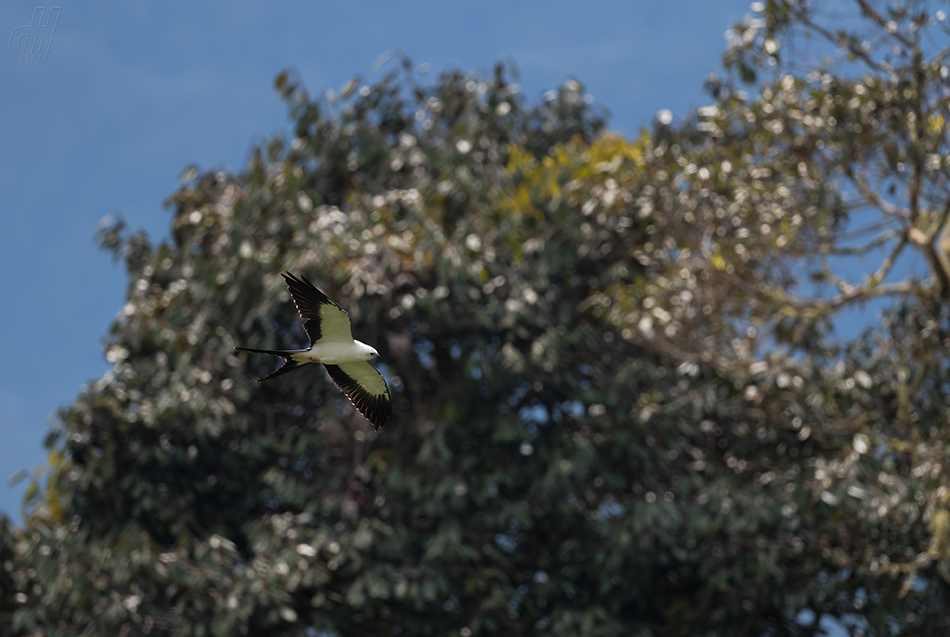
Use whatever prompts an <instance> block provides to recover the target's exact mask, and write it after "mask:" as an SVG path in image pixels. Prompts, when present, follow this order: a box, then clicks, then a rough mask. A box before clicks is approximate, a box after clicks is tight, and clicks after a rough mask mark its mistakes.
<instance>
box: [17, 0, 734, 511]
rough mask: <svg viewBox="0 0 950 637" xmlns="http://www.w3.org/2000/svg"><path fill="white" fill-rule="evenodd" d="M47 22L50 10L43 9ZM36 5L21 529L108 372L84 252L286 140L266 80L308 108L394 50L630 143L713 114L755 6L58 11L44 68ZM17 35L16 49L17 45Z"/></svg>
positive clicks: (405, 3)
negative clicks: (722, 64)
mask: <svg viewBox="0 0 950 637" xmlns="http://www.w3.org/2000/svg"><path fill="white" fill-rule="evenodd" d="M45 6H47V7H49V6H50V5H45ZM36 7H37V4H36V1H35V0H34V1H33V2H23V1H21V0H7V1H6V2H4V3H2V4H0V36H2V37H0V40H2V41H3V42H4V44H5V46H4V48H3V50H2V51H0V87H2V90H0V94H2V95H3V99H2V100H0V139H2V140H3V143H2V144H0V202H2V203H0V222H2V226H0V228H2V230H0V269H2V272H3V275H2V276H0V298H3V299H4V300H5V302H4V304H3V305H4V311H3V312H2V313H0V338H2V342H0V344H2V347H3V352H4V357H3V364H2V365H0V441H2V444H0V511H2V512H6V513H7V514H9V515H11V516H12V517H14V519H16V520H19V517H20V514H19V510H20V500H21V497H22V491H23V486H24V484H23V483H21V484H20V486H19V487H17V488H13V489H10V488H8V487H7V486H6V479H7V478H8V477H9V476H10V475H12V474H14V473H15V472H17V471H18V470H20V469H22V468H26V469H29V470H31V471H32V470H33V469H34V468H35V467H36V466H37V465H40V464H41V463H43V462H44V459H45V451H44V449H43V447H42V438H43V435H44V433H45V432H46V431H47V427H48V425H49V422H50V418H51V416H52V415H53V414H54V413H55V411H56V409H57V408H58V407H59V406H62V405H66V404H69V403H70V402H71V401H72V400H73V399H74V398H75V396H76V394H77V393H78V392H79V391H80V389H81V387H82V385H83V384H84V383H86V382H88V381H90V380H94V379H96V378H99V377H100V376H102V374H103V373H104V372H105V371H106V370H107V368H108V364H107V363H106V361H105V359H104V357H103V352H102V345H101V342H102V338H103V336H104V335H105V334H106V332H107V330H108V328H109V325H110V323H111V321H112V319H113V317H114V316H115V314H116V313H117V312H118V311H119V310H120V309H121V308H122V306H123V298H124V294H125V287H126V277H125V273H124V271H123V270H122V268H121V267H120V266H118V265H114V264H112V262H111V261H110V259H109V257H108V255H106V254H105V253H103V252H101V251H99V250H98V249H97V248H96V246H95V245H94V243H93V240H92V237H93V234H94V233H95V231H96V228H97V226H98V224H99V221H100V220H101V219H102V218H103V217H104V216H105V215H107V214H109V213H112V212H121V213H122V215H123V216H124V217H125V218H126V220H127V221H128V222H129V224H130V226H131V227H132V228H133V229H138V228H142V229H145V230H146V231H147V232H148V233H149V235H151V237H152V238H153V239H159V238H162V237H164V236H166V235H167V228H168V222H169V214H168V212H167V211H166V210H165V209H164V208H163V207H162V200H163V199H164V198H165V197H167V196H168V195H169V194H171V193H172V192H173V191H174V189H175V187H176V185H177V178H178V175H179V173H180V172H181V170H182V168H183V167H184V166H186V165H187V164H191V163H197V164H198V165H199V166H201V167H202V168H204V169H207V168H213V167H224V168H228V169H231V170H235V171H237V170H241V169H242V167H243V166H244V163H245V160H246V159H247V156H248V155H247V154H248V149H249V148H250V144H251V142H252V141H254V140H256V139H261V138H263V137H266V136H269V135H271V134H273V133H275V132H279V131H283V130H285V129H286V127H287V119H286V113H285V109H284V106H283V104H282V103H281V101H280V100H279V99H278V97H277V94H276V93H275V92H274V90H273V88H272V86H273V79H274V77H275V76H276V75H277V73H278V72H280V71H281V70H282V69H284V68H287V67H295V68H296V69H298V71H299V73H300V75H301V77H302V78H303V79H304V81H305V83H306V85H307V87H308V89H309V90H310V91H311V93H317V92H320V91H323V90H324V89H327V88H331V87H332V88H339V86H340V85H342V84H343V83H344V82H346V81H347V80H348V79H349V78H351V77H352V76H353V75H355V74H359V75H362V76H363V77H364V78H366V79H367V80H369V81H372V80H374V79H375V78H377V77H379V75H380V74H381V73H382V72H385V71H386V70H388V69H387V67H383V69H382V71H378V72H376V71H373V70H372V65H373V62H374V60H376V58H377V57H379V55H380V54H382V53H384V52H385V51H387V50H390V49H395V48H401V49H403V50H404V51H405V52H406V53H407V54H408V55H409V56H410V57H411V58H412V60H413V61H414V62H415V63H417V64H422V63H428V64H429V65H431V67H432V69H433V70H434V71H438V70H439V69H443V68H446V67H453V66H454V67H458V68H461V69H463V70H466V71H473V70H479V69H481V70H489V69H490V68H491V66H492V65H493V63H494V62H496V61H498V60H499V59H503V58H508V59H512V60H514V62H515V63H516V64H517V66H518V68H519V69H520V71H521V84H522V86H523V87H524V89H525V92H526V93H527V95H528V97H529V98H531V99H534V100H537V99H540V95H541V93H542V92H544V91H546V90H548V89H551V88H554V87H556V86H557V85H559V84H560V83H561V82H562V81H564V80H565V79H567V78H570V77H573V78H576V79H578V80H580V81H581V82H583V83H584V84H585V85H586V87H587V90H588V91H589V92H590V93H591V94H592V95H593V96H594V98H595V100H596V101H597V102H598V103H599V104H601V105H604V106H606V107H607V108H608V109H609V110H610V111H611V113H612V117H611V125H612V127H613V128H614V129H615V130H620V131H622V132H624V133H625V134H627V135H628V136H632V135H634V134H636V131H637V129H638V128H639V127H640V126H644V125H648V124H649V123H650V122H651V120H652V118H653V116H654V115H655V113H656V112H657V110H658V109H660V108H668V109H670V110H672V111H673V113H674V114H675V115H682V114H685V113H686V112H687V110H688V109H689V108H690V107H692V106H697V105H701V104H702V103H704V102H705V101H706V100H705V98H704V95H703V93H702V90H701V87H702V84H703V80H704V78H705V76H706V75H707V74H708V73H709V72H710V71H714V70H717V69H718V68H719V58H720V55H721V53H722V51H723V49H724V46H725V40H724V38H723V33H724V32H725V30H726V29H727V28H728V27H729V26H730V25H732V24H733V23H734V22H736V21H737V20H740V19H742V17H743V16H744V15H745V14H746V13H747V12H748V11H749V5H748V1H747V0H678V1H677V2H646V1H633V2H631V1H630V0H623V1H605V2H599V3H582V2H577V1H576V0H572V1H570V2H561V1H558V0H545V1H544V2H540V1H538V2H528V1H525V2H511V1H507V2H496V1H493V0H483V1H481V2H458V1H454V0H438V1H410V0H389V1H386V2H382V1H372V2H371V1H368V0H367V1H362V2H357V1H347V0H334V2H307V3H304V2H284V3H280V4H279V5H270V4H265V3H250V2H242V1H234V2H229V3H213V2H205V3H184V2H123V3H109V4H108V5H106V4H104V3H102V4H99V3H66V4H64V5H63V6H62V11H61V13H60V16H59V21H58V23H57V25H56V31H55V35H54V37H53V41H52V44H51V46H50V49H49V53H48V56H47V60H46V62H45V63H36V64H29V63H22V62H20V60H19V58H18V57H17V56H16V55H15V54H14V53H13V52H12V51H11V50H10V48H9V46H6V44H8V43H9V40H8V38H10V37H11V35H12V34H13V33H14V29H16V28H17V27H20V26H23V25H29V24H30V21H31V19H32V17H33V13H34V10H35V9H36ZM18 33H23V31H19V32H18Z"/></svg>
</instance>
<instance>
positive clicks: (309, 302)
mask: <svg viewBox="0 0 950 637" xmlns="http://www.w3.org/2000/svg"><path fill="white" fill-rule="evenodd" d="M281 276H282V277H284V281H286V282H287V289H288V290H290V296H291V298H293V300H294V305H296V306H297V312H299V313H300V318H302V319H303V320H304V323H303V329H304V331H305V332H307V336H309V337H310V344H311V345H313V344H314V343H316V342H317V341H319V340H321V339H324V340H327V341H334V342H340V343H349V342H352V340H353V332H352V331H351V329H350V315H349V314H347V313H346V310H344V309H343V308H342V307H340V306H339V305H337V304H336V302H335V301H334V300H333V299H331V298H330V297H329V296H327V295H326V294H324V293H323V292H321V291H320V290H318V289H317V288H316V286H314V284H313V283H311V282H310V281H308V280H307V279H306V277H304V276H303V275H300V278H299V279H298V278H297V277H295V276H294V275H293V274H291V273H290V272H282V273H281Z"/></svg>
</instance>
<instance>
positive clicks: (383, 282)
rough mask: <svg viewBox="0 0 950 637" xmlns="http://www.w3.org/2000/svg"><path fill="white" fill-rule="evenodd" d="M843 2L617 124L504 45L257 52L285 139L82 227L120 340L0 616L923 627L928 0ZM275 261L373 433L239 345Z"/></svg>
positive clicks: (67, 420)
mask: <svg viewBox="0 0 950 637" xmlns="http://www.w3.org/2000/svg"><path fill="white" fill-rule="evenodd" d="M849 6H851V7H853V9H854V11H853V15H850V14H847V13H845V14H842V17H841V19H840V22H835V20H836V19H837V18H836V15H837V14H824V13H822V12H821V11H820V10H818V9H815V8H813V7H812V6H811V5H810V4H808V3H805V2H800V1H792V0H769V1H768V2H767V3H765V4H764V5H754V9H755V14H754V15H752V16H750V17H749V18H748V19H747V20H746V21H745V22H744V23H742V24H739V25H736V26H735V27H734V28H733V29H732V30H731V31H730V35H731V40H730V46H729V49H728V51H727V52H726V54H725V58H724V60H725V67H726V68H725V72H724V75H723V77H721V78H720V77H712V78H710V81H709V83H708V89H709V93H710V96H711V100H712V103H711V104H709V105H707V106H704V107H702V108H699V109H698V110H697V111H696V112H694V113H692V114H690V115H688V116H687V117H684V118H682V119H681V120H679V121H677V123H676V124H675V125H674V124H673V123H672V121H670V120H669V118H667V117H662V118H658V120H657V121H656V123H655V124H654V126H653V128H652V129H651V130H643V131H641V132H640V134H639V135H638V136H637V137H636V138H635V139H633V140H627V139H624V138H623V137H621V136H618V135H616V134H614V133H611V132H610V131H609V129H608V128H607V125H606V114H605V113H604V112H603V111H600V110H598V109H597V108H595V107H593V106H591V105H590V104H589V100H587V99H586V97H585V94H584V89H583V87H582V86H581V85H580V84H579V83H578V82H576V81H573V80H570V81H567V82H565V83H564V84H563V85H562V86H561V87H560V88H559V89H557V90H554V91H551V92H549V93H546V94H545V95H544V97H543V99H542V100H541V101H540V102H538V103H534V102H532V101H531V100H529V99H528V98H526V97H524V96H523V94H522V92H521V90H520V88H519V87H518V86H517V84H515V83H513V82H514V80H515V79H517V78H515V77H513V72H512V69H510V68H509V67H506V66H504V65H499V66H497V67H496V68H495V69H494V72H493V73H492V74H487V75H479V74H472V75H468V74H464V73H462V72H460V71H448V72H444V73H442V74H441V75H439V77H438V78H436V79H435V80H434V81H432V82H431V83H429V84H426V83H424V81H423V80H420V79H419V78H417V77H416V76H415V75H414V74H413V72H412V66H411V64H409V62H408V61H405V60H404V61H403V66H402V68H401V69H399V70H397V71H394V72H393V73H391V74H390V75H388V76H387V77H385V78H384V79H383V80H381V81H380V82H378V83H376V84H373V85H367V84H365V83H363V82H362V81H360V80H359V79H354V81H352V82H350V83H348V84H346V85H345V86H344V87H342V88H341V89H340V91H339V92H338V93H333V94H332V95H327V96H325V97H323V98H316V97H313V96H311V95H309V94H308V93H307V91H306V90H305V88H304V87H303V85H302V83H301V82H300V80H299V79H298V78H297V77H296V76H295V75H294V73H292V72H285V73H282V74H281V75H280V76H278V78H277V81H276V87H277V89H278V91H279V92H280V94H281V95H282V97H283V99H284V100H285V101H286V103H287V105H288V109H289V113H290V117H291V121H292V132H291V134H290V135H289V136H275V137H274V138H272V139H270V140H268V141H267V142H266V143H263V144H261V145H260V146H258V147H255V148H253V150H252V153H251V157H250V160H249V163H248V166H247V168H246V169H245V170H243V171H241V172H238V173H228V172H220V171H219V172H216V171H202V170H200V169H198V168H197V167H191V168H188V169H186V170H185V172H184V173H183V176H182V184H181V187H180V189H179V190H178V191H177V192H175V193H174V194H173V195H172V196H171V197H169V199H168V204H169V207H170V208H171V210H172V221H171V224H172V225H171V228H172V232H171V237H170V238H169V240H167V241H159V242H154V241H152V240H150V239H149V238H148V237H146V236H144V235H143V234H141V233H134V232H130V231H129V230H128V229H127V228H126V227H125V226H124V224H123V223H122V221H121V220H119V219H116V220H114V221H113V222H112V223H110V224H108V225H106V226H104V227H103V228H102V229H101V231H100V233H99V240H100V242H101V244H102V246H103V247H104V248H105V249H107V250H109V251H111V252H112V254H113V255H114V256H115V258H116V260H117V261H121V262H122V263H123V264H124V266H125V268H126V269H127V271H128V274H129V287H128V293H127V303H126V305H125V307H124V308H122V309H121V310H120V312H119V314H118V316H117V318H116V321H115V323H114V324H113V326H112V328H111V330H110V333H109V335H108V337H107V342H106V345H105V351H106V357H107V359H108V360H109V361H110V362H111V363H113V368H112V370H110V371H109V372H108V373H107V374H106V375H105V376H104V377H103V378H102V379H100V380H98V381H96V382H95V383H92V384H90V385H89V386H88V387H86V388H84V389H83V391H82V392H81V393H80V395H79V396H78V397H77V399H76V402H75V403H74V404H73V405H71V406H69V407H68V408H66V409H64V410H62V412H61V413H60V418H59V424H58V425H57V426H56V427H55V428H54V430H53V431H52V432H51V433H50V435H49V437H48V440H47V446H48V448H49V450H50V460H51V463H50V471H49V474H48V476H47V477H46V480H45V482H44V483H42V484H40V483H37V484H36V485H34V488H33V489H32V490H31V492H30V496H29V501H28V513H29V515H28V518H27V520H26V525H25V527H24V528H11V527H10V525H9V524H8V523H7V521H5V520H4V521H3V524H2V526H0V559H2V563H3V570H2V571H0V630H3V631H6V632H9V633H10V634H14V635H19V634H22V635H33V634H44V635H76V634H82V635H100V634H108V635H112V634H125V635H132V634H146V633H147V634H173V635H230V634H251V635H255V634H274V635H279V634H286V635H316V634H320V631H325V632H324V633H323V634H331V635H335V634H339V635H351V634H366V635H392V634H407V635H463V636H465V637H468V636H470V635H487V634H496V633H500V634H524V635H535V634H536V635H544V634H551V635H576V634H582V635H630V634H634V635H637V634H639V635H670V636H674V635H694V634H708V635H749V634H752V635H809V634H819V633H820V630H821V618H822V617H823V616H831V617H834V618H836V619H837V621H839V622H840V623H842V624H843V625H845V626H847V627H849V628H850V629H851V630H852V632H853V633H854V634H874V635H883V634H887V635H891V634H894V631H898V632H901V634H939V633H941V632H946V631H947V630H948V628H950V626H948V619H947V617H948V613H947V607H948V604H947V599H946V595H947V592H948V590H950V589H948V587H947V581H948V579H950V570H948V560H950V548H948V547H950V510H948V508H947V500H948V498H950V491H948V489H947V478H946V474H945V472H944V471H943V467H945V466H948V464H950V458H947V453H948V452H947V450H948V443H950V433H948V430H947V428H946V426H945V423H946V421H947V418H948V405H950V403H948V399H947V397H946V396H947V392H946V388H947V383H948V380H950V378H948V374H950V370H948V366H947V364H946V361H947V360H948V357H947V348H948V346H950V340H948V338H950V331H948V330H950V325H948V315H947V298H948V293H950V260H948V254H947V249H948V248H950V239H948V237H950V230H948V227H950V226H948V223H947V222H948V219H950V192H948V188H947V185H946V184H947V176H948V175H947V172H948V148H947V144H948V140H947V124H946V120H947V119H948V117H950V115H948V114H947V112H946V111H947V95H948V88H950V80H948V78H947V75H948V72H947V68H946V67H945V66H944V64H943V61H944V58H945V56H946V54H945V48H941V46H939V45H937V44H934V42H935V41H936V42H938V43H939V42H940V41H942V40H941V38H942V39H943V40H946V36H947V35H948V31H947V28H946V26H945V25H946V16H944V15H943V14H942V13H941V12H936V13H935V12H933V11H932V8H931V7H930V6H929V5H928V4H925V3H919V2H907V3H905V4H903V5H894V4H890V5H887V6H884V5H880V6H879V3H875V2H871V1H869V0H855V1H854V2H853V3H852V4H850V5H849ZM908 255H911V256H912V255H917V258H916V260H915V259H913V258H909V256H908ZM874 259H877V261H874ZM855 260H856V261H857V263H852V261H855ZM869 263H871V267H870V269H869V268H868V264H869ZM281 271H291V272H294V273H303V274H304V275H306V276H307V277H308V278H310V279H311V280H313V281H314V282H315V283H316V284H317V285H319V286H320V287H321V288H322V289H324V291H326V292H327V293H328V294H329V295H330V296H331V297H333V298H334V299H335V300H336V301H337V302H339V303H340V304H341V305H342V306H343V307H344V308H346V309H347V310H348V311H349V312H350V315H351V317H352V319H353V326H354V335H355V336H356V338H358V339H360V340H362V341H364V342H367V343H370V344H372V345H374V346H375V347H376V348H377V349H378V350H379V352H380V354H381V358H380V361H381V362H380V363H379V368H380V370H381V371H382V372H383V373H384V375H385V376H386V377H387V379H388V380H389V383H390V386H391V390H392V393H393V398H394V414H393V416H392V417H391V419H390V420H389V422H388V423H387V424H386V426H385V427H384V428H383V429H381V430H380V431H378V432H374V431H373V430H372V427H371V426H370V425H369V424H368V423H367V422H366V421H365V420H363V419H362V418H361V417H360V416H359V414H358V413H356V412H355V410H353V408H352V407H351V406H350V405H349V403H347V402H346V400H345V399H344V398H343V397H342V396H341V395H340V394H339V392H338V391H337V390H336V389H335V388H334V387H333V386H332V383H330V382H329V380H328V379H327V378H326V377H325V375H324V374H322V373H313V372H311V370H305V371H301V372H297V373H295V374H294V375H292V376H286V377H284V378H281V379H277V380H275V381H271V382H269V383H267V384H255V383H254V382H253V380H254V379H255V378H257V377H259V376H260V375H263V374H262V372H265V373H266V370H264V369H259V368H257V367H253V365H262V364H265V363H264V362H263V361H262V360H261V359H260V357H248V355H246V354H239V353H236V352H235V351H234V350H233V346H234V345H237V344H240V345H246V346H250V347H262V348H292V347H299V346H301V345H303V344H306V335H305V334H304V333H303V331H302V329H301V328H300V323H299V320H298V317H297V315H296V312H295V310H294V307H293V304H292V303H290V302H289V298H288V295H287V292H286V289H285V287H284V284H283V281H282V279H281V277H280V275H279V273H280V272H281ZM869 302H874V303H878V304H879V306H880V307H882V308H883V310H882V312H881V314H880V316H879V317H878V318H876V319H874V321H873V322H872V323H871V324H870V326H869V327H868V328H867V329H866V330H865V331H863V332H861V333H860V334H857V335H855V334H856V331H855V330H853V329H849V328H847V326H846V324H845V323H846V321H848V320H853V316H854V313H853V312H851V311H852V310H854V309H855V308H861V307H864V305H865V304H867V303H869ZM849 312H851V313H850V314H849Z"/></svg>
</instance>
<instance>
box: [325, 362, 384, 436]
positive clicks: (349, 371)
mask: <svg viewBox="0 0 950 637" xmlns="http://www.w3.org/2000/svg"><path fill="white" fill-rule="evenodd" d="M323 366H324V367H326V368H327V373H329V374H330V378H332V379H333V382H334V383H336V386H337V387H339V388H340V390H341V391H342V392H343V393H344V394H346V397H347V398H349V399H350V402H351V403H353V406H354V407H356V408H357V409H359V411H360V413H361V414H363V415H364V416H365V417H366V419H367V420H368V421H370V422H371V423H373V429H379V428H380V427H382V426H383V424H384V423H385V422H386V419H387V418H389V416H390V414H392V413H393V401H392V398H391V397H390V396H389V387H387V386H386V380H385V379H384V378H383V376H382V374H380V373H379V372H378V371H376V368H375V367H373V366H372V365H370V364H369V363H367V362H366V361H358V362H355V363H342V364H340V365H327V364H324V365H323Z"/></svg>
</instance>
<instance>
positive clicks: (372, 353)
mask: <svg viewBox="0 0 950 637" xmlns="http://www.w3.org/2000/svg"><path fill="white" fill-rule="evenodd" d="M356 346H357V347H358V348H359V352H360V355H361V356H362V357H363V360H367V361H371V360H373V359H374V358H379V352H377V351H376V348H375V347H373V346H371V345H367V344H366V343H361V342H359V341H356Z"/></svg>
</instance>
